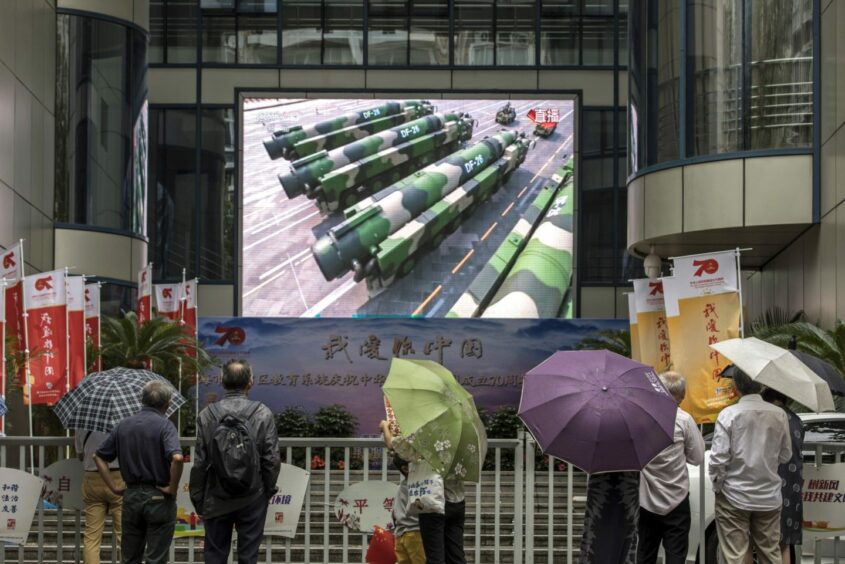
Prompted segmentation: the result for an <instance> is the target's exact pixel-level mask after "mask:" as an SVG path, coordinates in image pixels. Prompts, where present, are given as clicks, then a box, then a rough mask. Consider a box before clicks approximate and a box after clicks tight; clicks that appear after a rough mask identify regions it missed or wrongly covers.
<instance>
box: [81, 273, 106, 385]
mask: <svg viewBox="0 0 845 564" xmlns="http://www.w3.org/2000/svg"><path fill="white" fill-rule="evenodd" d="M85 337H86V341H87V340H88V339H91V345H92V346H93V349H94V350H95V351H99V349H100V285H99V284H86V285H85ZM102 369H103V362H102V360H101V358H100V355H99V354H97V355H96V360H95V361H94V362H92V363H91V364H90V365H89V366H88V372H99V371H100V370H102Z"/></svg>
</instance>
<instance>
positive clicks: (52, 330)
mask: <svg viewBox="0 0 845 564" xmlns="http://www.w3.org/2000/svg"><path fill="white" fill-rule="evenodd" d="M24 298H25V300H26V313H27V318H26V332H27V335H28V337H29V353H30V354H29V371H28V372H29V382H28V383H27V384H28V385H27V386H26V387H24V403H26V404H29V402H32V404H33V405H35V404H54V403H56V402H57V401H59V399H60V398H61V397H62V395H64V393H65V391H66V390H67V354H68V349H67V290H66V289H65V273H64V271H63V270H54V271H52V272H45V273H43V274H38V275H35V276H27V277H26V278H24Z"/></svg>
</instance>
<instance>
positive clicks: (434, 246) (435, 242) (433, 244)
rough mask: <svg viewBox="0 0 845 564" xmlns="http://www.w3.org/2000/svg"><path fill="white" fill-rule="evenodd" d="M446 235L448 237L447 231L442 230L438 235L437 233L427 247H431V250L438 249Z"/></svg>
mask: <svg viewBox="0 0 845 564" xmlns="http://www.w3.org/2000/svg"><path fill="white" fill-rule="evenodd" d="M448 235H449V230H448V229H443V230H441V231H440V232H439V233H437V235H435V236H434V237H432V238H431V241H430V242H429V246H430V247H431V250H434V249H438V248H440V245H442V244H443V241H445V240H446V237H447V236H448Z"/></svg>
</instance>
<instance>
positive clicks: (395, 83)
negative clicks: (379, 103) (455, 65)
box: [367, 70, 452, 90]
mask: <svg viewBox="0 0 845 564" xmlns="http://www.w3.org/2000/svg"><path fill="white" fill-rule="evenodd" d="M451 84H452V76H451V73H450V72H449V71H448V70H418V71H411V70H368V71H367V88H409V89H414V88H423V89H424V88H442V89H444V90H446V89H448V88H451Z"/></svg>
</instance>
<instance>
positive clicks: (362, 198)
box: [241, 97, 577, 318]
mask: <svg viewBox="0 0 845 564" xmlns="http://www.w3.org/2000/svg"><path fill="white" fill-rule="evenodd" d="M243 116H244V119H243V139H242V145H241V146H242V147H243V152H244V156H243V159H244V162H245V163H249V164H248V166H246V167H245V169H244V178H243V186H244V196H243V210H242V211H243V222H242V225H243V230H242V237H241V241H242V245H243V248H242V251H243V255H244V256H245V257H246V256H249V260H248V261H244V264H243V287H242V295H241V299H242V304H243V305H242V311H243V314H244V315H245V316H268V317H276V316H280V317H318V316H319V317H347V318H348V317H366V316H404V317H407V316H424V317H445V316H447V315H448V316H449V317H493V318H500V317H511V318H513V317H520V318H538V317H539V318H543V317H571V312H570V309H571V308H570V304H571V300H570V296H569V289H570V284H571V279H572V273H573V263H574V261H573V224H574V222H573V213H574V207H575V201H574V198H575V194H577V190H575V189H574V173H573V171H572V155H573V152H574V137H573V136H574V116H575V105H574V102H573V101H571V100H560V99H545V100H543V99H538V100H524V99H507V98H499V99H496V98H490V99H466V100H460V99H434V100H422V99H408V98H404V97H397V98H390V99H372V98H367V99H293V98H273V99H268V98H261V99H247V100H245V102H244V106H243ZM479 287H483V291H481V292H479V290H478V289H479ZM474 301H475V302H478V303H477V304H476V305H477V306H478V307H471V308H468V307H466V304H467V302H474ZM458 304H460V307H456V306H458ZM488 306H489V307H488ZM494 306H495V307H494Z"/></svg>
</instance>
